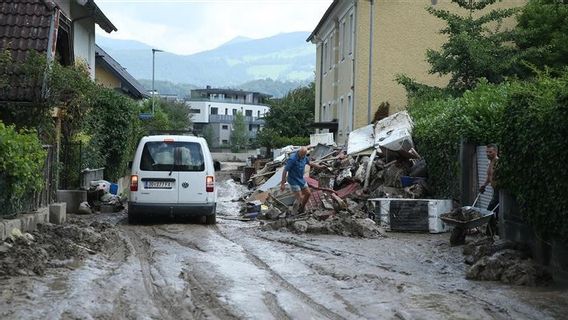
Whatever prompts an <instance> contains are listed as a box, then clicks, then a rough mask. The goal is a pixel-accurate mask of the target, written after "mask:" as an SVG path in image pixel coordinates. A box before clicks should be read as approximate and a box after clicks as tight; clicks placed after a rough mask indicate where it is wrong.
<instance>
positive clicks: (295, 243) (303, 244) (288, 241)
mask: <svg viewBox="0 0 568 320" xmlns="http://www.w3.org/2000/svg"><path fill="white" fill-rule="evenodd" d="M255 237H257V238H260V239H263V240H267V241H271V242H277V243H282V244H286V245H290V246H294V247H298V248H302V249H306V250H310V251H313V252H318V253H325V254H329V255H334V256H341V255H343V254H345V255H350V256H355V257H362V258H365V259H369V257H368V256H366V255H364V254H360V253H354V252H349V251H346V250H339V249H332V248H329V247H326V246H322V245H312V244H308V243H306V242H303V241H300V240H291V239H272V238H269V237H264V236H262V235H255ZM354 259H355V260H356V261H357V262H362V261H361V260H359V259H357V258H354ZM364 263H366V264H368V265H370V266H373V267H376V268H379V269H382V270H384V271H388V272H393V273H399V274H402V275H405V276H410V275H412V274H411V273H410V272H408V271H400V270H397V269H396V268H395V267H394V266H393V265H383V264H376V263H370V262H368V261H365V262H364Z"/></svg>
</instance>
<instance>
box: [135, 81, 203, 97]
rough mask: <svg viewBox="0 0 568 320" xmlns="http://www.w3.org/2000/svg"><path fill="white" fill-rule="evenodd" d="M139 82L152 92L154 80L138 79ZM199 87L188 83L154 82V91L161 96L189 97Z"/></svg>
mask: <svg viewBox="0 0 568 320" xmlns="http://www.w3.org/2000/svg"><path fill="white" fill-rule="evenodd" d="M138 82H140V84H142V85H143V86H144V88H145V89H146V90H147V91H151V90H152V79H138ZM197 88H198V86H195V85H192V84H187V83H173V82H171V81H163V80H154V89H156V90H157V91H158V92H159V93H161V94H175V95H177V96H178V97H185V96H187V95H189V92H190V91H191V89H197Z"/></svg>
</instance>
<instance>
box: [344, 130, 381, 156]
mask: <svg viewBox="0 0 568 320" xmlns="http://www.w3.org/2000/svg"><path fill="white" fill-rule="evenodd" d="M374 146H375V136H374V129H373V125H372V124H370V125H367V126H364V127H362V128H359V129H357V130H354V131H351V133H349V139H348V140H347V154H354V153H357V152H361V151H364V150H367V149H370V148H373V147H374Z"/></svg>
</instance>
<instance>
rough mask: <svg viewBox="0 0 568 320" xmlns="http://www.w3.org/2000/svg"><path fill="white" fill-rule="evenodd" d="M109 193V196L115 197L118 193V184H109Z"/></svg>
mask: <svg viewBox="0 0 568 320" xmlns="http://www.w3.org/2000/svg"><path fill="white" fill-rule="evenodd" d="M109 192H110V193H111V194H114V195H116V194H117V193H118V184H116V183H111V184H110V188H109Z"/></svg>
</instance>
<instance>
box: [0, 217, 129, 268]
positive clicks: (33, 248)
mask: <svg viewBox="0 0 568 320" xmlns="http://www.w3.org/2000/svg"><path fill="white" fill-rule="evenodd" d="M16 230H17V229H14V231H13V232H12V234H11V236H10V237H9V238H8V239H7V240H6V242H4V243H0V277H3V276H15V275H34V274H35V275H43V274H44V272H45V270H46V269H47V268H50V267H65V266H67V265H69V264H72V263H73V262H74V261H77V260H79V261H80V260H83V259H84V258H85V257H86V256H87V255H89V254H95V253H97V252H100V251H102V250H103V249H105V248H106V247H107V246H111V245H113V244H115V243H116V240H117V239H118V235H117V233H116V231H115V230H114V228H113V226H112V225H110V224H108V223H101V222H92V223H90V224H86V223H84V222H81V221H77V222H76V223H72V224H71V223H68V224H64V225H54V224H49V223H48V224H39V225H38V228H37V230H36V231H34V232H33V233H31V234H29V233H25V234H22V233H21V232H18V231H16Z"/></svg>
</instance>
